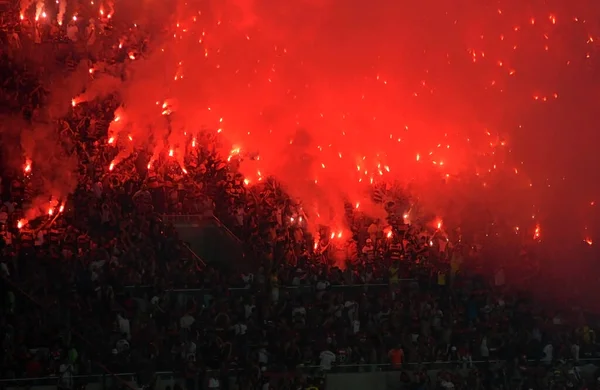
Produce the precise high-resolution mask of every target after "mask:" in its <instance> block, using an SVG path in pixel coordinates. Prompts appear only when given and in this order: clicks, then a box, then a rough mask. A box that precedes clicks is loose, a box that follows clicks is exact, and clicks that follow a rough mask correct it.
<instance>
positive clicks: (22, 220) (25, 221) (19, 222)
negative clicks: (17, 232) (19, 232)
mask: <svg viewBox="0 0 600 390" xmlns="http://www.w3.org/2000/svg"><path fill="white" fill-rule="evenodd" d="M27 223H28V221H27V220H26V219H19V221H18V222H17V228H18V229H21V228H22V227H23V226H25V225H27Z"/></svg>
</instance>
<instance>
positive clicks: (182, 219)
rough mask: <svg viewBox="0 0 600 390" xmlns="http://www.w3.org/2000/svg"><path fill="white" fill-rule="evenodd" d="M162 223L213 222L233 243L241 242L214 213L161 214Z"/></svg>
mask: <svg viewBox="0 0 600 390" xmlns="http://www.w3.org/2000/svg"><path fill="white" fill-rule="evenodd" d="M161 217H162V219H163V221H169V222H171V223H172V224H177V223H179V224H182V223H192V222H195V221H209V220H210V221H213V222H214V223H215V224H216V225H217V226H218V227H220V228H221V229H223V230H224V231H225V233H226V234H227V235H228V236H230V237H231V238H232V239H234V240H235V241H237V242H239V243H241V242H242V240H241V239H240V238H239V237H238V236H237V235H236V234H235V233H234V232H232V231H231V229H229V228H228V227H227V225H225V224H224V223H223V221H221V220H220V219H219V218H217V216H216V215H214V213H211V214H208V213H207V214H163V215H162V216H161Z"/></svg>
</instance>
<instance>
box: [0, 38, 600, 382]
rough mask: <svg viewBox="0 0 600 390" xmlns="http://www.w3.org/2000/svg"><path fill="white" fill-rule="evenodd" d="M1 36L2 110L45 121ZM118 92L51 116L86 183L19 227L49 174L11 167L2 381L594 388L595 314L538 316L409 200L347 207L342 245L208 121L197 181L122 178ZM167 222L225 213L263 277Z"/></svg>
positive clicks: (19, 62)
mask: <svg viewBox="0 0 600 390" xmlns="http://www.w3.org/2000/svg"><path fill="white" fill-rule="evenodd" d="M30 28H31V27H30ZM104 28H105V27H103V29H104ZM82 30H84V29H83V28H82ZM50 33H51V31H48V32H47V34H50ZM71 33H73V29H72V28H71ZM14 34H16V37H15V35H14ZM129 34H133V35H134V36H135V35H136V34H139V31H132V30H130V31H129ZM44 36H45V35H44ZM44 36H42V39H43V38H44ZM7 37H9V38H10V42H12V45H13V46H12V47H11V48H10V50H7V51H3V52H2V53H0V54H1V58H0V72H1V74H2V78H3V80H5V81H4V82H3V85H2V90H1V91H0V99H1V100H2V101H3V102H6V103H7V104H6V105H3V106H2V107H3V110H5V112H7V113H11V114H14V113H17V114H18V115H21V116H22V117H23V118H24V119H25V120H28V121H35V115H34V112H35V110H36V109H39V108H43V106H44V103H45V98H46V96H45V93H44V91H45V89H44V85H43V83H42V79H41V78H40V77H38V75H37V74H36V70H39V69H36V68H31V65H29V64H28V63H27V62H24V60H23V59H21V58H19V56H18V55H15V51H18V50H19V48H20V46H21V43H20V41H21V38H23V40H25V38H24V37H20V36H19V34H18V33H17V32H16V30H14V29H11V30H9V32H8V33H7ZM33 37H34V38H33V42H34V43H35V34H34V35H33ZM86 37H87V38H88V39H89V35H87V36H86ZM69 39H70V40H71V41H76V40H73V39H72V37H70V38H69ZM107 39H108V38H107ZM16 40H18V42H19V45H16V44H15V43H14V42H16ZM120 42H121V44H120V45H119V46H120V47H118V48H116V49H114V51H111V50H104V51H102V53H103V54H102V56H105V55H110V53H112V54H113V55H114V57H110V58H108V59H106V58H104V57H102V58H103V60H105V61H107V62H110V63H116V64H119V63H122V62H124V61H126V60H127V56H121V57H119V54H120V53H121V54H122V53H129V52H131V51H132V50H139V51H140V52H143V44H142V43H143V42H144V38H142V37H139V36H136V37H135V38H131V39H121V40H120ZM123 42H130V43H131V46H128V45H127V44H126V45H125V47H123ZM105 47H108V48H113V46H111V45H105ZM106 53H108V54H106ZM94 55H95V56H99V52H94ZM75 57H76V56H75ZM72 59H73V57H69V60H72ZM80 60H82V61H88V60H94V61H98V58H93V59H92V58H90V57H89V56H88V57H86V58H85V59H80ZM115 100H116V97H114V96H113V97H108V98H106V99H104V100H102V101H100V102H93V104H92V103H90V104H82V105H80V106H78V107H77V108H76V109H74V110H73V111H72V112H71V113H70V114H69V115H68V116H67V117H65V118H63V119H62V120H61V123H60V125H58V124H57V131H62V133H61V134H62V136H63V137H70V138H71V140H72V144H73V145H75V147H74V148H73V151H74V153H76V154H77V156H78V161H79V168H78V173H79V180H78V186H77V188H76V190H75V191H74V193H73V194H71V196H70V197H69V198H68V200H66V201H65V203H64V205H63V207H62V208H60V209H59V206H58V205H57V207H56V208H55V211H54V213H53V215H48V216H43V217H40V218H37V219H35V220H32V221H27V222H28V223H27V224H25V225H23V226H19V221H22V219H23V216H24V213H25V211H26V209H27V207H28V205H29V204H30V202H31V201H32V197H34V196H35V195H36V188H35V181H34V180H32V178H31V173H30V172H29V171H27V170H14V169H13V170H11V169H9V168H8V167H4V168H3V171H2V174H1V176H2V178H1V179H2V180H1V185H0V196H1V199H2V205H1V206H0V229H1V237H2V239H1V240H0V248H1V250H2V256H1V263H0V265H1V270H2V296H3V299H4V304H3V305H0V332H1V334H2V343H3V345H2V346H3V352H4V353H3V357H2V359H3V361H2V365H1V369H0V370H1V373H2V375H1V376H2V378H5V379H11V378H37V377H43V376H53V377H55V378H56V381H57V385H58V386H60V387H63V388H73V387H74V386H76V385H79V384H80V383H79V380H76V378H77V376H78V375H85V374H92V373H96V372H98V370H101V371H104V372H111V373H115V372H123V371H130V372H135V373H137V382H138V383H139V384H150V383H152V378H153V374H154V373H156V372H158V371H170V370H172V371H174V372H176V373H177V375H178V376H179V377H181V378H183V380H182V381H181V383H180V384H178V386H179V385H181V386H184V387H186V388H187V389H190V390H191V389H196V388H203V386H204V387H208V388H223V389H225V388H228V389H292V388H322V387H323V378H324V377H326V375H327V374H328V373H330V372H332V371H342V372H344V371H377V370H389V369H391V370H397V371H399V372H400V383H399V384H398V386H399V388H402V389H437V388H456V389H517V388H534V389H546V388H548V389H550V388H552V389H562V388H579V389H582V388H585V386H595V385H596V383H595V377H596V376H597V375H595V374H596V373H595V368H594V367H593V366H589V365H583V363H582V362H581V360H584V359H590V358H595V357H596V356H597V353H598V352H597V347H596V337H595V333H594V328H595V324H594V323H593V322H592V321H593V318H592V317H590V316H589V315H587V314H584V313H583V312H581V311H561V312H558V311H548V310H547V309H542V308H540V307H539V306H538V305H536V302H535V301H534V300H533V299H532V298H531V296H529V295H528V294H526V293H524V292H522V291H517V290H515V289H513V288H511V287H510V286H509V285H508V283H507V282H506V280H505V279H506V275H505V273H504V270H503V269H501V268H500V269H496V270H495V272H494V273H493V275H489V274H487V273H482V272H478V271H477V270H478V269H480V268H481V267H480V266H479V265H480V263H481V262H482V261H483V259H482V258H481V253H480V251H479V250H478V249H480V248H479V246H478V243H467V242H466V241H467V240H464V241H465V242H462V241H463V239H462V237H461V236H460V234H459V232H445V231H444V229H443V228H442V227H440V226H435V224H432V223H431V221H429V220H426V219H419V218H416V217H415V218H413V220H412V221H410V222H409V221H408V220H406V218H404V215H403V214H404V213H405V212H406V211H407V210H408V209H409V208H410V203H411V201H410V200H408V199H405V198H401V197H398V196H396V197H394V198H387V199H386V200H385V201H384V203H383V204H382V205H381V208H382V209H385V210H386V213H387V217H386V218H381V219H374V218H371V217H369V216H367V215H364V214H362V213H361V212H359V211H357V210H356V209H355V207H353V206H352V205H348V207H347V215H346V223H347V226H348V227H349V232H348V233H345V234H347V235H348V237H343V238H338V237H337V232H332V231H330V230H329V229H328V228H327V227H321V228H320V229H319V231H318V234H317V233H315V232H312V233H311V232H309V231H307V226H308V223H307V222H308V221H307V220H308V218H310V216H308V215H306V213H305V212H304V211H303V210H302V207H301V205H300V204H298V203H297V202H295V201H294V200H293V199H291V198H290V197H288V196H287V195H286V193H285V191H284V190H283V189H282V188H280V187H279V186H278V184H277V183H276V181H275V180H273V179H269V180H265V182H264V183H261V184H259V185H254V186H247V185H246V184H245V183H244V177H243V176H242V175H241V174H239V173H237V172H236V169H235V165H234V164H232V163H229V162H228V159H227V156H220V155H218V153H216V152H215V151H214V149H212V148H210V145H211V143H212V142H214V139H213V138H212V137H213V136H212V135H210V134H211V133H210V132H207V133H206V134H205V139H202V140H199V141H198V147H197V148H195V149H194V150H193V151H192V152H191V153H190V154H189V155H188V156H186V161H185V162H186V167H188V168H189V169H188V173H187V174H185V175H184V174H182V173H181V172H180V169H179V167H178V166H177V165H176V164H174V165H173V166H171V165H170V164H169V163H167V162H163V163H162V164H159V167H157V168H156V169H155V170H152V171H149V170H148V169H146V168H145V166H143V165H144V164H142V166H141V167H140V164H139V163H138V161H144V160H145V156H144V152H143V151H138V152H135V153H134V154H133V155H132V156H131V157H130V158H129V159H127V160H126V161H124V162H122V163H121V164H120V165H119V167H118V168H116V169H114V170H109V169H108V166H109V164H110V162H111V161H112V160H113V158H114V157H115V155H116V153H117V150H116V148H114V146H112V145H110V144H109V143H108V142H107V140H106V129H107V123H108V122H110V120H111V116H112V115H113V114H112V113H113V112H114V109H115V108H116V107H117V104H116V102H115ZM33 169H34V170H35V167H33ZM173 214H179V215H189V214H194V215H197V214H201V215H212V216H215V217H216V218H217V219H218V220H220V221H222V222H221V223H222V228H223V229H227V230H228V232H229V233H230V234H231V235H234V236H235V237H236V238H237V239H239V241H241V242H242V243H243V244H244V252H245V256H244V257H243V258H239V259H229V260H230V261H232V262H233V263H234V264H235V262H251V264H252V266H251V267H252V270H253V271H252V272H246V273H244V274H239V273H236V272H234V271H233V270H232V269H231V267H223V266H222V265H221V264H218V263H210V264H206V263H205V262H204V261H203V260H202V259H200V258H199V257H198V256H197V254H195V253H193V251H191V250H190V246H189V245H188V244H187V243H185V242H183V241H181V240H180V238H179V236H178V232H177V229H176V227H175V226H173V224H171V223H169V220H168V219H167V218H165V217H164V216H165V215H173ZM478 362H482V363H478ZM588 377H589V378H591V379H592V381H590V380H586V379H589V378H588ZM588 388H589V387H588Z"/></svg>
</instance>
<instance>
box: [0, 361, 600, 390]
mask: <svg viewBox="0 0 600 390" xmlns="http://www.w3.org/2000/svg"><path fill="white" fill-rule="evenodd" d="M501 362H502V361H500V360H486V361H483V360H478V361H473V362H470V365H471V366H474V367H478V366H483V365H489V364H494V363H501ZM529 362H531V363H535V362H537V360H530V361H529ZM599 362H600V358H591V359H581V360H579V361H578V362H577V363H578V364H579V365H583V364H598V363H599ZM466 364H467V363H466V362H464V361H441V362H422V363H407V364H406V365H404V366H403V369H404V370H409V371H410V370H412V369H415V368H419V369H425V370H426V371H429V372H430V373H432V372H436V371H439V370H443V369H454V368H461V367H465V366H466ZM392 370H393V367H392V366H391V365H390V364H340V365H336V366H334V367H332V369H331V370H330V371H327V372H326V373H324V372H323V371H322V370H321V368H320V367H319V366H312V365H311V366H299V367H297V368H296V369H295V370H293V371H278V372H266V373H265V374H264V375H266V376H275V377H278V376H279V377H280V376H294V375H308V376H311V375H319V376H323V375H328V374H351V373H373V372H387V371H392ZM240 371H241V370H239V369H230V370H229V374H230V375H231V376H235V375H237V374H238V373H239V372H240ZM211 372H213V371H210V370H209V371H208V372H207V373H211ZM214 372H215V373H219V374H222V371H214ZM155 375H156V377H157V386H156V390H163V389H165V388H166V387H167V386H171V387H172V386H173V384H174V383H175V382H178V381H179V380H181V379H182V373H179V372H174V371H159V372H156V373H155ZM137 377H138V375H137V374H136V373H134V372H124V373H118V374H113V375H109V374H101V375H74V376H72V379H73V383H74V384H76V385H83V384H86V385H87V387H86V389H88V390H104V389H108V388H111V387H112V386H113V385H114V384H115V383H116V381H117V380H118V382H120V383H121V384H123V383H126V384H129V385H130V386H131V387H132V388H136V389H137V388H138V387H139V386H138V385H137ZM58 381H59V378H58V377H56V376H48V377H40V378H19V379H0V388H2V389H7V390H8V389H18V388H28V389H31V390H45V389H47V388H48V389H49V388H56V385H57V383H58Z"/></svg>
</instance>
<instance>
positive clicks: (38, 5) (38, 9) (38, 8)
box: [35, 0, 44, 21]
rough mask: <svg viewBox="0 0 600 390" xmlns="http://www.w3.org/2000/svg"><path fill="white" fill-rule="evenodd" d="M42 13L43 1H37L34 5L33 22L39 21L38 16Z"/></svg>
mask: <svg viewBox="0 0 600 390" xmlns="http://www.w3.org/2000/svg"><path fill="white" fill-rule="evenodd" d="M42 12H44V0H37V2H36V4H35V20H36V21H37V20H39V19H40V16H41V15H42Z"/></svg>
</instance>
